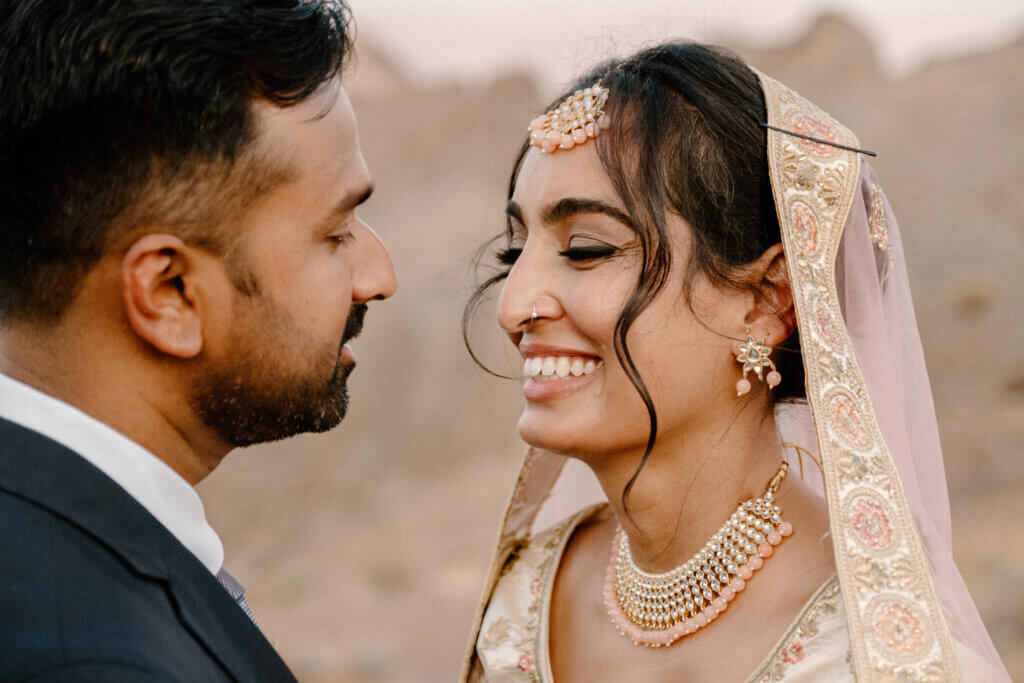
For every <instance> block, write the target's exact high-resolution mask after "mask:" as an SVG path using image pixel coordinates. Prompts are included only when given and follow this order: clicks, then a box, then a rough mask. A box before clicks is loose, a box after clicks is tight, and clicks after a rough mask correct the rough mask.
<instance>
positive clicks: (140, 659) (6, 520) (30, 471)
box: [0, 419, 295, 683]
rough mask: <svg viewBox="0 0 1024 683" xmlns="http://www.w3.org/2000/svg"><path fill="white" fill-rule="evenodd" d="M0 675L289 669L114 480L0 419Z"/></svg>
mask: <svg viewBox="0 0 1024 683" xmlns="http://www.w3.org/2000/svg"><path fill="white" fill-rule="evenodd" d="M0 680H2V681H188V682H189V683H194V682H196V681H203V682H205V681H230V680H238V681H294V680H295V678H294V677H293V676H292V674H291V673H290V672H289V671H288V668H287V667H286V666H285V664H284V662H282V661H281V658H280V657H278V655H277V653H276V652H275V650H274V648H273V647H272V646H271V645H270V643H268V642H267V640H266V638H264V637H263V635H262V633H260V631H259V629H258V628H256V627H255V626H254V625H253V623H252V622H251V621H250V620H249V618H248V617H247V616H246V615H245V613H244V612H243V611H242V610H241V609H240V608H239V607H238V605H237V604H236V603H235V601H234V600H233V599H232V598H231V596H230V595H228V593H227V591H226V590H225V589H224V588H223V587H222V586H221V585H220V583H219V582H218V581H217V579H216V577H214V576H213V575H212V574H210V572H209V570H207V569H206V567H204V566H203V565H202V564H201V563H200V562H199V560H198V559H196V557H195V556H194V555H193V554H192V553H191V552H189V551H188V550H187V549H186V548H185V546H183V545H182V544H181V543H180V542H179V541H178V540H177V539H176V538H175V537H174V536H173V535H172V534H171V533H170V532H169V531H167V529H166V528H164V526H163V525H162V524H160V522H158V521H157V520H156V519H155V518H154V517H153V516H152V515H150V514H149V512H148V511H147V510H146V509H145V508H144V507H142V506H141V505H140V504H139V503H138V502H136V500H135V499H134V498H132V497H131V496H129V495H128V494H127V493H126V492H125V491H124V489H122V488H121V487H120V486H118V485H117V484H116V483H114V481H113V480H111V479H110V478H109V477H107V476H106V475H105V474H103V473H102V472H101V471H100V470H98V469H97V468H96V467H94V466H93V465H92V464H91V463H89V462H88V461H87V460H85V459H84V458H82V457H81V456H79V455H78V454H76V453H74V452H72V451H70V450H68V449H67V448H65V447H64V446H61V445H60V444H58V443H56V442H54V441H52V440H51V439H49V438H47V437H45V436H43V435H41V434H39V433H37V432H34V431H31V430H29V429H26V428H24V427H22V426H20V425H16V424H14V423H12V422H9V421H7V420H3V419H0Z"/></svg>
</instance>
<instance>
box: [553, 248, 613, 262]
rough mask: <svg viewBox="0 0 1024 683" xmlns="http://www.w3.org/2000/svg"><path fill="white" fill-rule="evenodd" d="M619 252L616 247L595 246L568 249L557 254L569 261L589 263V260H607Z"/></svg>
mask: <svg viewBox="0 0 1024 683" xmlns="http://www.w3.org/2000/svg"><path fill="white" fill-rule="evenodd" d="M619 251H620V250H619V248H618V247H613V246H611V245H607V244H602V245H596V244H595V245H592V246H586V247H570V248H568V249H566V250H565V251H560V252H558V254H559V256H563V257H565V258H567V259H569V260H570V261H589V260H591V259H599V258H608V257H609V256H614V255H615V254H617V253H618V252H619Z"/></svg>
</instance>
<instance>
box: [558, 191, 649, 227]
mask: <svg viewBox="0 0 1024 683" xmlns="http://www.w3.org/2000/svg"><path fill="white" fill-rule="evenodd" d="M581 213H603V214H604V215H606V216H610V217H612V218H614V219H615V220H617V221H618V222H620V223H622V224H623V225H625V226H626V227H627V228H630V229H633V221H632V219H630V217H629V216H628V215H626V213H625V212H624V211H622V210H621V209H618V208H616V207H614V206H611V205H610V204H605V203H604V202H602V201H601V200H599V199H579V198H576V197H566V198H564V199H559V200H558V201H556V202H552V203H551V204H548V205H547V206H545V207H544V210H543V211H541V214H540V215H541V220H543V221H544V222H545V223H561V222H563V221H566V220H568V219H569V218H572V217H573V216H576V215H578V214H581Z"/></svg>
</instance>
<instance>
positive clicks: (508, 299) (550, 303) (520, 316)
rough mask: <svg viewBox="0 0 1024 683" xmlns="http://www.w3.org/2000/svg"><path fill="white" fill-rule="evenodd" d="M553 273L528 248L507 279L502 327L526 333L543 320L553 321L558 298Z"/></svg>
mask: <svg viewBox="0 0 1024 683" xmlns="http://www.w3.org/2000/svg"><path fill="white" fill-rule="evenodd" d="M549 275H550V274H549V273H548V274H545V273H544V268H543V267H542V264H541V263H539V262H538V261H537V260H536V259H534V258H532V256H531V255H530V254H529V253H528V250H526V249H524V250H523V252H522V254H520V256H519V258H518V259H517V260H516V263H515V265H514V266H512V270H511V271H509V274H508V277H507V278H506V279H505V285H504V286H503V287H502V289H501V297H500V298H499V299H498V324H499V325H500V326H501V328H502V329H503V330H505V331H506V332H508V333H509V334H512V333H515V332H523V331H524V330H525V329H526V328H527V327H528V326H529V325H530V324H532V323H536V322H537V321H538V320H540V319H542V318H551V317H552V316H553V313H554V308H555V304H554V302H555V298H554V297H553V296H552V294H551V292H550V284H551V282H550V277H549Z"/></svg>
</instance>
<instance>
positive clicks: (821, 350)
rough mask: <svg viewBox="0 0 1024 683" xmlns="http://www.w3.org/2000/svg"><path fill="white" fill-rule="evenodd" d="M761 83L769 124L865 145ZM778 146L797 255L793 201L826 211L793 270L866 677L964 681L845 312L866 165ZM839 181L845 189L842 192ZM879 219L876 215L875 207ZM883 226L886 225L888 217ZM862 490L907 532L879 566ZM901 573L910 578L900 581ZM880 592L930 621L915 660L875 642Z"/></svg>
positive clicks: (843, 572)
mask: <svg viewBox="0 0 1024 683" xmlns="http://www.w3.org/2000/svg"><path fill="white" fill-rule="evenodd" d="M760 78H761V81H762V84H763V86H764V93H765V100H766V104H767V108H768V123H769V124H773V125H779V126H780V127H786V128H788V130H792V131H793V132H797V133H803V134H807V135H813V136H814V137H818V138H821V139H823V140H828V141H830V142H831V141H835V142H838V143H840V144H843V145H850V146H856V145H857V139H856V137H855V136H854V135H853V134H852V133H851V132H850V131H849V130H848V129H846V128H845V127H844V126H842V124H840V123H838V122H836V121H835V120H834V119H833V118H832V117H830V116H829V115H828V114H827V113H825V112H823V111H822V110H821V109H819V108H818V107H816V106H815V105H813V104H811V103H810V102H808V101H807V100H805V99H804V98H802V97H800V96H799V95H798V94H796V93H795V92H794V91H792V90H790V89H789V88H787V87H785V86H784V85H782V84H781V83H778V82H777V81H774V80H773V79H771V78H768V77H767V76H764V75H761V76H760ZM768 141H769V170H770V173H771V180H772V188H773V191H774V193H775V196H776V204H777V205H778V206H784V207H786V209H787V210H786V211H780V212H779V218H780V221H781V222H782V234H783V242H784V244H785V247H786V250H787V253H796V254H800V253H801V246H800V238H799V231H798V230H797V229H795V228H794V226H793V224H792V219H791V214H790V210H789V207H790V206H791V204H792V202H794V201H802V202H804V203H806V204H808V205H811V206H813V207H815V209H816V211H815V216H816V218H817V219H818V228H819V232H818V242H819V244H818V250H817V252H816V253H815V254H814V255H804V254H800V256H799V257H798V258H796V259H794V260H793V261H792V262H791V263H792V264H793V266H791V270H790V272H791V275H792V277H793V291H794V299H795V304H796V310H797V318H798V324H800V325H801V336H802V337H803V336H804V335H805V334H806V339H807V341H808V343H809V344H811V345H812V346H811V348H812V349H813V351H812V352H811V353H810V354H809V356H808V357H807V359H806V360H808V361H809V362H808V363H807V370H808V371H807V377H806V381H807V397H808V401H809V402H810V403H811V406H812V410H814V412H815V417H816V418H817V419H820V420H821V421H822V422H823V423H824V429H819V432H818V433H819V439H820V440H819V449H820V454H821V456H822V461H823V464H824V474H825V485H826V494H827V495H826V499H827V500H828V501H829V508H830V513H829V514H830V519H831V523H832V528H833V532H834V534H835V536H834V538H835V541H834V543H835V544H836V561H837V569H838V572H839V576H840V580H841V581H842V583H843V585H844V586H847V587H848V588H849V589H850V590H847V591H844V592H843V597H842V599H843V602H844V604H845V606H846V609H847V617H848V624H849V629H850V641H851V645H852V653H853V655H852V660H853V663H854V667H855V669H856V672H857V676H859V677H861V678H862V679H863V680H870V681H881V680H889V678H890V676H891V675H892V674H893V672H895V673H898V674H899V675H900V676H902V677H906V678H911V679H919V678H926V677H928V676H929V675H930V673H929V672H931V671H939V670H945V671H947V672H948V676H949V678H950V680H959V676H958V674H957V672H958V667H957V663H956V655H955V653H954V650H953V644H952V638H951V636H950V634H949V629H948V626H946V624H945V621H944V619H943V616H942V610H941V607H940V605H939V601H938V596H937V595H936V593H935V590H934V587H933V586H932V583H931V580H930V576H929V573H928V568H927V566H926V562H925V560H924V557H923V553H922V551H921V546H920V541H919V540H918V538H917V535H916V532H915V530H914V526H913V521H912V520H911V518H910V514H909V511H908V510H907V507H906V498H905V494H904V492H903V490H902V487H901V486H900V482H899V478H898V474H897V473H896V470H895V466H894V465H893V462H892V457H891V454H890V453H889V451H888V448H887V446H886V443H885V440H884V438H883V436H882V434H881V432H880V431H879V428H878V424H877V421H876V418H875V415H874V412H873V408H872V405H871V403H870V398H869V397H868V396H867V389H866V387H865V385H864V380H863V377H862V376H861V374H860V372H859V371H858V367H857V360H856V357H855V355H854V351H853V347H852V343H851V341H850V340H849V338H848V334H847V331H846V328H845V326H844V325H843V324H842V319H841V318H840V317H839V316H838V310H839V303H838V297H837V293H836V283H835V281H834V258H835V255H836V252H837V250H838V247H839V243H840V238H841V236H842V231H843V226H844V224H845V221H846V217H847V216H848V214H849V210H850V206H851V204H852V202H853V201H855V196H856V197H860V194H859V192H858V189H859V188H860V186H861V177H860V157H859V156H858V155H857V154H855V153H852V152H849V151H844V150H840V149H839V148H836V147H830V146H827V145H822V144H820V143H814V142H810V141H795V140H794V139H793V138H792V136H787V135H785V134H783V133H776V132H772V131H769V133H768ZM794 143H795V144H796V145H797V146H798V147H799V148H801V149H803V150H805V151H807V152H808V153H809V154H810V159H811V161H812V162H813V163H814V164H815V165H816V166H817V168H818V174H817V177H818V187H817V190H818V191H817V192H816V191H814V189H812V188H809V187H807V186H806V184H805V183H804V182H802V181H800V182H798V179H799V178H805V177H810V175H811V174H812V172H811V171H810V169H809V168H808V169H800V162H801V161H802V160H801V159H800V156H799V155H793V154H792V152H791V150H790V149H789V146H791V145H793V144H794ZM825 174H829V178H828V181H827V184H828V188H827V189H825V191H824V192H822V190H823V189H824V186H825V185H826V182H825V181H824V180H823V178H824V176H825ZM833 180H839V181H841V182H839V184H838V185H836V184H834V183H833V182H832V181H833ZM835 190H839V192H838V193H836V192H835ZM879 196H881V195H880V193H879ZM862 201H865V203H870V201H871V200H869V198H868V197H863V200H862ZM881 206H882V210H883V212H882V213H880V214H878V215H879V216H881V217H883V218H884V215H885V214H884V199H883V201H882V204H881ZM868 211H869V214H868V216H869V217H870V215H871V211H872V208H871V207H870V206H869V207H868ZM876 224H877V225H878V226H881V223H879V222H878V221H876ZM886 229H887V226H886ZM886 237H888V233H886ZM794 266H795V267H794ZM886 268H888V266H886ZM886 272H887V271H886V269H883V272H882V273H881V278H882V280H883V281H884V278H885V275H886ZM837 391H844V392H849V393H848V399H849V400H850V401H851V404H852V406H853V407H854V408H855V409H856V411H855V412H856V415H857V417H858V419H859V422H860V428H861V429H862V430H863V433H864V436H865V445H864V447H862V448H858V449H857V450H858V451H860V454H851V453H850V452H849V448H850V445H845V439H844V438H842V432H843V431H846V432H848V434H849V435H854V436H859V434H860V430H858V429H855V428H854V425H852V424H851V423H846V424H845V426H844V427H842V428H840V427H839V426H838V425H837V423H836V421H835V420H834V418H833V415H832V414H831V412H830V408H829V395H830V394H832V393H834V392H837ZM840 412H843V411H842V410H841V411H840ZM851 414H852V413H851ZM837 416H838V415H837ZM826 434H827V435H829V436H827V437H826ZM822 437H824V438H822ZM854 455H856V457H853V456H854ZM851 474H852V475H853V476H851ZM856 487H867V488H868V489H869V490H871V491H873V492H874V493H876V494H877V496H878V499H880V500H885V501H891V503H890V504H889V507H888V508H887V513H886V516H887V519H888V522H889V526H890V527H891V528H892V529H893V531H894V533H895V535H894V538H893V541H892V545H891V546H890V548H889V550H888V556H887V557H885V558H877V559H878V561H876V562H872V561H871V560H869V559H868V558H866V557H864V556H863V555H861V554H860V551H861V550H863V549H864V547H865V546H864V545H862V543H861V539H860V537H858V536H857V534H856V533H855V532H854V531H852V530H851V528H850V526H849V520H848V519H847V518H846V517H845V516H844V515H843V512H844V507H843V504H842V501H845V500H846V499H847V498H848V497H849V496H850V495H851V493H852V492H851V489H853V488H856ZM872 554H874V553H872ZM897 572H899V573H900V577H901V579H897V578H896V573H897ZM883 586H884V588H883ZM912 586H913V587H912ZM880 590H883V591H885V590H887V591H889V592H887V593H881V594H882V595H886V596H888V599H889V600H890V602H897V603H899V604H900V605H901V606H903V607H904V608H906V609H907V610H908V614H910V615H911V616H912V618H914V619H917V620H918V623H917V625H916V626H915V627H914V628H917V629H920V630H921V642H922V643H923V645H922V646H921V647H920V648H911V650H910V652H912V655H911V654H909V653H908V652H903V653H902V654H900V656H899V657H897V656H896V654H897V653H894V652H893V651H892V649H890V648H888V647H884V646H883V645H882V644H881V643H880V642H879V641H878V639H877V638H875V636H874V635H873V631H874V626H873V625H874V623H875V622H874V620H873V616H874V612H873V611H872V610H873V605H874V604H875V602H876V600H877V599H878V598H879V596H880V592H879V591H880Z"/></svg>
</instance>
